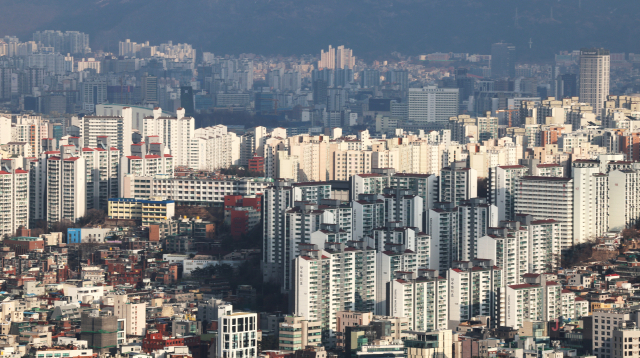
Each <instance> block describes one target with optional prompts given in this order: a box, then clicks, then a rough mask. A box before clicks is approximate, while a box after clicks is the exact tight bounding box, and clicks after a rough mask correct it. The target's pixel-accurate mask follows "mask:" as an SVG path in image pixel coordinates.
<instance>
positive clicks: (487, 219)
mask: <svg viewBox="0 0 640 358" xmlns="http://www.w3.org/2000/svg"><path fill="white" fill-rule="evenodd" d="M458 222H459V223H460V229H459V230H458V235H459V239H458V242H459V245H458V252H457V253H456V255H455V256H456V257H457V259H456V260H462V261H469V260H471V259H475V258H477V257H478V239H479V238H481V237H483V236H485V235H487V230H488V228H490V227H496V226H498V208H497V207H496V206H494V205H490V204H487V199H486V198H472V199H469V200H465V201H462V202H460V205H459V206H458Z"/></svg>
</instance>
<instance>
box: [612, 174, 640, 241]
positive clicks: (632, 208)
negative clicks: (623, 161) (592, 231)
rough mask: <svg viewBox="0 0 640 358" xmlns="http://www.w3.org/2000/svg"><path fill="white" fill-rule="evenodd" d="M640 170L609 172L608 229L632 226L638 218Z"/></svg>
mask: <svg viewBox="0 0 640 358" xmlns="http://www.w3.org/2000/svg"><path fill="white" fill-rule="evenodd" d="M638 192H640V171H638V170H630V169H620V170H614V171H612V172H610V173H609V230H616V231H620V230H623V229H624V228H626V227H633V226H635V225H637V224H638V221H639V220H640V205H639V204H638V202H639V201H640V198H639V197H638Z"/></svg>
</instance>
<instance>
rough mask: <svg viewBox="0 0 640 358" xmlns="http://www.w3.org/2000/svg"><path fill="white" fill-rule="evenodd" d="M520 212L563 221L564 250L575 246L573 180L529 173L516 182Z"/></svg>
mask: <svg viewBox="0 0 640 358" xmlns="http://www.w3.org/2000/svg"><path fill="white" fill-rule="evenodd" d="M515 212H516V214H530V215H533V217H534V219H535V220H548V219H553V220H556V221H558V222H560V237H561V244H560V246H561V249H562V250H565V249H568V248H570V247H571V246H572V245H573V179H571V178H557V177H555V178H554V177H536V176H525V177H520V178H518V179H517V183H516V199H515Z"/></svg>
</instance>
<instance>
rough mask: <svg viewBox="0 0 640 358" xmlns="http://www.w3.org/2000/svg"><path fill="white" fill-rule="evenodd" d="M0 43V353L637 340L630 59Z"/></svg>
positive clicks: (47, 39) (635, 149)
mask: <svg viewBox="0 0 640 358" xmlns="http://www.w3.org/2000/svg"><path fill="white" fill-rule="evenodd" d="M490 51H491V54H490V55H489V54H485V55H482V54H468V53H435V54H425V55H419V56H405V55H402V54H399V53H393V54H391V55H390V57H389V59H388V60H387V61H373V62H372V63H367V62H365V61H364V60H363V59H362V58H360V57H358V58H356V57H355V56H354V52H353V50H351V49H349V48H346V47H345V46H338V47H337V48H334V47H332V46H329V47H328V50H327V51H325V50H322V51H321V52H320V54H319V56H314V55H303V56H290V57H282V56H278V57H266V56H260V55H255V54H242V55H240V56H231V55H225V56H216V55H214V54H213V53H210V52H204V53H202V54H201V53H199V52H198V53H196V50H195V49H194V48H193V47H192V46H191V45H189V44H182V43H180V44H173V43H172V42H168V43H165V44H160V45H157V46H156V45H151V44H150V43H148V42H144V43H136V42H132V41H131V40H126V41H123V42H120V43H119V46H118V53H108V52H105V51H92V49H91V47H90V46H89V36H88V35H87V34H83V33H80V32H74V31H67V32H61V31H50V30H46V31H39V32H36V33H34V34H33V39H32V41H26V42H21V41H20V40H19V39H18V38H16V37H11V36H5V37H4V38H3V39H1V40H0V155H1V160H0V236H1V237H2V241H1V243H0V258H1V260H2V269H1V271H0V285H1V287H0V313H1V316H0V355H2V356H10V357H11V358H19V357H23V356H28V357H32V358H76V357H79V358H89V357H108V356H116V357H122V356H129V357H131V358H186V357H189V358H191V357H193V358H218V357H220V358H250V357H258V356H260V357H269V358H280V357H282V358H284V357H290V358H313V357H317V358H326V357H327V356H330V357H345V358H346V357H361V358H365V357H381V356H383V357H429V358H433V357H444V358H464V357H510V358H511V357H512V358H523V357H534V356H535V357H541V358H564V357H566V358H568V357H576V356H585V355H592V356H595V357H597V358H622V357H629V356H631V357H634V356H637V354H638V339H640V333H638V330H637V326H638V323H639V322H640V314H639V312H640V307H637V306H636V304H637V302H638V301H640V299H639V296H637V295H636V292H637V291H638V289H639V287H640V286H638V282H640V281H638V279H637V277H638V276H639V275H640V271H639V270H638V269H637V267H638V266H639V265H640V264H638V258H637V255H638V252H637V250H638V249H640V243H639V241H640V231H638V228H639V227H640V203H638V200H639V199H638V197H639V196H640V97H638V96H637V95H634V93H637V92H638V90H637V88H635V87H634V86H635V84H634V83H635V81H636V80H637V79H638V77H639V76H640V72H638V70H637V68H636V67H634V66H635V64H637V62H640V57H638V56H637V55H634V54H628V55H625V54H611V53H609V51H608V50H605V49H600V48H595V49H589V48H584V49H581V50H579V51H572V52H563V53H560V54H558V55H556V57H555V61H554V63H553V64H551V65H549V64H545V65H536V64H521V63H517V61H516V60H517V56H516V54H517V53H516V48H515V46H514V45H513V44H509V43H502V42H501V43H496V44H493V45H492V46H491V50H490Z"/></svg>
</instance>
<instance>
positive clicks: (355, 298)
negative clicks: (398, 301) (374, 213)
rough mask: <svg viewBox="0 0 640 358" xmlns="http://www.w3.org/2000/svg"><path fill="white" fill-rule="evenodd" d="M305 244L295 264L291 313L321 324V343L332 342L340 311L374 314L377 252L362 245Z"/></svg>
mask: <svg viewBox="0 0 640 358" xmlns="http://www.w3.org/2000/svg"><path fill="white" fill-rule="evenodd" d="M348 245H349V246H345V244H341V243H325V245H324V246H325V248H324V250H323V249H320V250H318V246H316V245H307V246H308V248H306V249H303V250H301V253H300V256H298V257H296V258H295V262H294V285H293V287H294V312H296V313H297V314H299V315H302V316H304V317H308V319H309V320H319V321H321V324H322V330H323V341H325V342H326V341H329V342H330V341H331V340H333V339H335V334H336V331H337V318H336V314H337V313H338V312H340V311H348V310H353V311H369V312H371V311H373V310H374V306H375V301H376V300H375V295H376V270H377V265H376V252H375V250H373V249H370V248H366V247H364V246H365V245H363V243H362V242H353V241H351V242H349V243H348Z"/></svg>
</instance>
